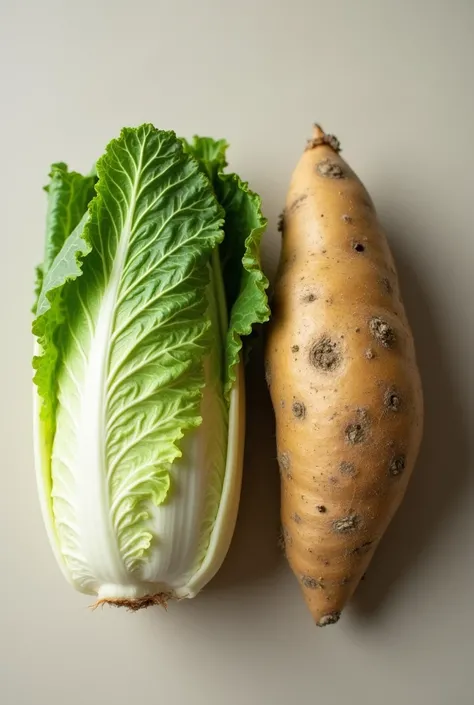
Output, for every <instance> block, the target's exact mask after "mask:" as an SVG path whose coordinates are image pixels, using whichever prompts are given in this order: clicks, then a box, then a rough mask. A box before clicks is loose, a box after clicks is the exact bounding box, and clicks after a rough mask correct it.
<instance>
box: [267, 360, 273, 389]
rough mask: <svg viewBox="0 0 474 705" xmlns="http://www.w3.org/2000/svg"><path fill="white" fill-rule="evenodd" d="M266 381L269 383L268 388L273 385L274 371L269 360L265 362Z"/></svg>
mask: <svg viewBox="0 0 474 705" xmlns="http://www.w3.org/2000/svg"><path fill="white" fill-rule="evenodd" d="M265 381H266V383H267V387H269V386H270V385H271V383H272V370H271V367H270V363H269V362H268V360H265Z"/></svg>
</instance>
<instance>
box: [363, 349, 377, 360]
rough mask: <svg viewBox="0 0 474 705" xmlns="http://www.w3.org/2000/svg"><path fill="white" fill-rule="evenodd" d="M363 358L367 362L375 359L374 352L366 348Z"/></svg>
mask: <svg viewBox="0 0 474 705" xmlns="http://www.w3.org/2000/svg"><path fill="white" fill-rule="evenodd" d="M365 356H366V358H367V360H373V359H374V357H375V352H374V351H373V350H372V348H367V350H366V351H365Z"/></svg>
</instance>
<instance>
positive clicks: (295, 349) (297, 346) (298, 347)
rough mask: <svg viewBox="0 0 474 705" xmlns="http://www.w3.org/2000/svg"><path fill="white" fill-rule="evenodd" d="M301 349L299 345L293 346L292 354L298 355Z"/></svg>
mask: <svg viewBox="0 0 474 705" xmlns="http://www.w3.org/2000/svg"><path fill="white" fill-rule="evenodd" d="M299 349H300V346H299V345H292V346H291V352H294V353H297V352H298V350H299Z"/></svg>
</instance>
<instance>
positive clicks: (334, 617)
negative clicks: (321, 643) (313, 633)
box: [316, 612, 341, 627]
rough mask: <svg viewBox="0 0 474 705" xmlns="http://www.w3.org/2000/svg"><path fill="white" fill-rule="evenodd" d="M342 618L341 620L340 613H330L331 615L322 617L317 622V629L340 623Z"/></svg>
mask: <svg viewBox="0 0 474 705" xmlns="http://www.w3.org/2000/svg"><path fill="white" fill-rule="evenodd" d="M340 618H341V613H340V612H330V613H329V614H325V615H324V616H323V617H321V618H320V619H319V620H318V621H317V622H316V626H317V627H327V626H328V625H329V624H336V622H338V621H339V619H340Z"/></svg>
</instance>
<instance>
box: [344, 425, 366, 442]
mask: <svg viewBox="0 0 474 705" xmlns="http://www.w3.org/2000/svg"><path fill="white" fill-rule="evenodd" d="M345 436H346V438H347V440H348V441H349V443H352V444H354V445H355V444H356V443H362V441H363V440H364V438H365V432H364V428H363V426H362V424H360V423H351V424H349V425H348V426H346V430H345Z"/></svg>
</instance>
